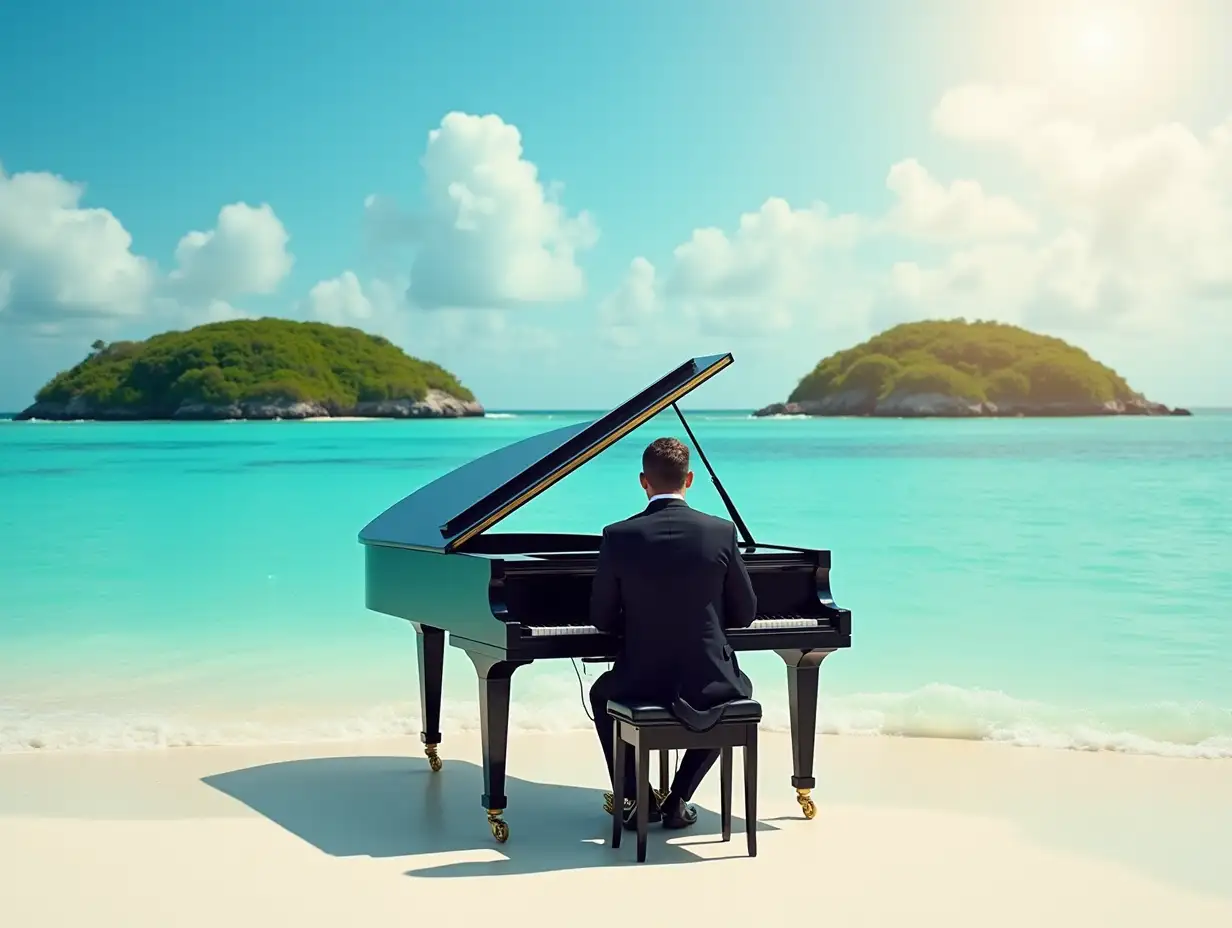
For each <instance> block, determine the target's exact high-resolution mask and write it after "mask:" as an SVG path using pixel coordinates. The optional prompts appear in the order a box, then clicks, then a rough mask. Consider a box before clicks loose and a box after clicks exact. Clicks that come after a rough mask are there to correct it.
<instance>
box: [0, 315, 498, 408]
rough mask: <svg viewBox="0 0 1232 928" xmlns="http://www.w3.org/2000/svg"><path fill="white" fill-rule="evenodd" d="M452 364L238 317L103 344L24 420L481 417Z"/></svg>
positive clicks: (321, 327) (332, 329) (381, 341)
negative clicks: (449, 366) (442, 364)
mask: <svg viewBox="0 0 1232 928" xmlns="http://www.w3.org/2000/svg"><path fill="white" fill-rule="evenodd" d="M483 414H484V410H483V407H482V406H481V405H480V404H479V403H478V402H477V401H476V400H475V397H474V396H473V395H472V394H471V391H470V390H468V389H466V387H464V386H462V384H461V383H459V382H458V379H457V378H456V377H455V376H454V375H453V374H451V373H450V372H449V371H447V370H445V369H444V368H442V367H440V366H438V365H436V364H433V363H432V362H430V361H421V360H419V359H417V358H412V357H410V356H409V355H407V354H406V353H405V352H403V351H402V349H401V348H399V347H398V346H397V345H395V344H393V343H392V342H391V341H389V340H388V339H386V338H382V337H381V336H379V335H369V334H368V333H366V332H362V331H360V330H359V329H354V328H345V327H341V326H333V325H328V324H326V323H323V322H295V321H292V320H290V319H272V318H265V319H237V320H232V321H229V322H214V323H208V324H206V325H199V326H196V327H195V328H192V329H188V330H186V331H175V332H164V333H162V334H160V335H155V336H152V337H151V338H148V339H146V340H145V341H118V342H112V343H111V344H106V343H104V342H102V341H96V342H95V343H94V344H93V345H92V346H91V353H90V354H89V356H88V357H86V358H85V359H84V360H82V361H81V362H80V363H78V364H77V365H76V366H74V367H72V368H71V369H69V370H67V371H62V372H61V373H59V374H57V375H56V376H55V377H53V378H52V379H51V380H50V381H49V382H48V383H47V384H46V385H45V386H44V387H43V388H42V389H41V390H39V391H38V393H37V395H36V396H35V403H34V405H32V406H30V407H29V408H28V409H26V410H25V411H24V412H21V413H20V414H18V416H17V418H18V419H52V420H76V419H107V420H144V419H308V418H320V417H337V416H363V417H372V418H399V419H402V418H454V417H459V416H482V415H483Z"/></svg>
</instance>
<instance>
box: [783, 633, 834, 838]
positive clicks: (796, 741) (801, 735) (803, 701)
mask: <svg viewBox="0 0 1232 928" xmlns="http://www.w3.org/2000/svg"><path fill="white" fill-rule="evenodd" d="M777 653H778V656H779V657H781V658H782V659H783V662H784V663H785V664H787V707H788V711H789V713H790V715H791V766H792V778H791V785H792V786H794V787H795V788H796V802H798V803H799V804H800V809H801V811H803V812H804V817H805V818H808V819H811V818H813V816H815V815H816V814H817V805H816V803H814V802H813V800H812V798H811V797H810V796H809V793H811V792H812V790H813V787H814V786H816V785H817V781H816V780H814V779H813V745H814V743H815V742H816V740H817V684H818V678H819V677H820V672H821V662H822V661H823V660H825V658H826V657H827V656H828V655H830V654H833V653H834V652H833V651H821V650H818V651H797V650H791V649H784V650H781V651H778V652H777Z"/></svg>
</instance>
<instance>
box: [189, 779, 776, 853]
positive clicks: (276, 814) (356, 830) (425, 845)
mask: <svg viewBox="0 0 1232 928" xmlns="http://www.w3.org/2000/svg"><path fill="white" fill-rule="evenodd" d="M202 782H204V783H205V784H207V785H208V786H211V787H213V788H214V789H216V790H218V791H219V792H221V793H223V794H225V795H227V796H230V797H231V798H233V799H236V800H238V801H239V802H241V803H243V804H244V805H246V806H248V807H249V808H250V809H252V810H253V811H255V812H257V813H258V814H260V815H262V816H264V817H265V818H267V819H269V820H270V821H272V822H274V823H275V824H277V825H280V826H281V827H282V828H284V829H286V830H287V831H289V832H290V833H291V834H293V835H295V836H296V837H298V838H300V839H302V840H304V841H306V842H308V843H309V844H311V845H312V846H313V847H315V848H317V849H318V850H320V851H322V852H323V853H325V854H329V855H331V856H334V857H359V856H366V857H412V856H415V855H421V854H449V853H457V854H468V856H469V855H470V854H475V853H482V854H483V855H484V856H485V857H486V858H487V859H484V860H460V861H457V862H445V863H436V862H433V863H431V864H427V865H425V866H423V867H413V868H412V869H410V870H408V871H407V875H408V876H419V877H457V876H484V875H491V876H498V875H509V874H518V873H542V872H548V871H554V870H579V869H585V868H590V867H610V866H623V865H626V864H628V865H636V866H645V865H646V864H635V863H634V859H635V858H634V853H633V846H632V842H631V841H630V842H629V844H628V846H625V845H622V846H621V847H620V848H619V849H617V850H615V851H613V850H612V849H611V847H609V842H610V839H611V818H610V817H608V816H607V815H606V814H604V812H603V791H602V790H598V789H590V788H586V787H578V786H564V785H559V784H554V783H535V782H532V781H529V780H522V779H518V778H516V777H508V778H507V780H506V784H507V786H508V790H509V797H510V799H511V800H513V801H516V803H517V807H518V809H519V810H520V818H521V820H522V821H523V823H524V824H523V827H522V828H520V829H519V830H518V832H517V834H516V835H514V836H513V837H512V838H511V839H510V840H509V842H508V843H506V844H502V845H501V846H500V850H499V851H497V850H495V849H494V848H493V847H492V842H491V838H490V836H489V833H488V828H487V825H486V823H485V822H484V820H483V819H482V818H478V817H477V816H475V814H474V811H473V810H474V801H475V794H476V793H477V792H480V791H482V789H483V771H482V768H480V767H479V766H478V765H476V764H471V763H467V762H465V761H459V760H454V759H450V760H448V762H447V763H446V765H445V769H443V770H442V771H440V772H439V773H433V772H432V771H431V770H430V768H429V765H428V762H427V760H426V759H419V758H409V757H396V756H386V757H320V758H309V759H305V760H294V761H285V762H282V763H274V764H264V765H261V766H258V767H246V768H242V769H239V770H232V771H228V772H227V773H220V774H215V775H212V776H208V777H204V778H203V780H202ZM737 807H738V804H737ZM735 811H736V810H735V809H733V815H732V838H733V840H732V841H730V842H729V843H728V846H729V847H730V849H731V850H730V853H729V854H728V853H720V854H717V855H716V854H714V853H712V851H713V850H714V849H713V848H711V849H708V850H707V851H706V853H705V856H704V857H699V856H698V855H697V854H695V853H693V852H691V851H690V850H689V848H688V846H681V845H676V844H670V843H668V841H669V840H672V839H678V838H681V837H685V836H687V838H686V840H688V842H689V845H698V844H700V845H708V844H718V843H719V842H720V838H719V833H720V830H721V829H720V822H719V816H718V813H717V812H713V811H711V810H709V809H705V808H702V807H700V806H699V807H698V821H697V824H696V825H695V826H694V827H693V828H691V829H689V830H688V831H687V832H665V831H663V830H662V829H658V828H654V827H652V828H651V843H652V847H651V850H650V856H649V859H648V861H647V863H651V864H682V863H700V862H704V861H705V860H707V859H713V858H714V857H716V856H718V857H728V856H733V857H743V856H744V854H745V847H744V841H743V838H742V835H743V831H744V820H743V819H742V818H740V817H739V816H738V815H736V814H735ZM757 827H758V829H759V830H762V831H775V830H777V829H776V828H775V827H774V826H773V825H768V824H765V823H758V826H757ZM495 853H499V854H501V855H502V859H496V860H494V859H491V857H492V855H493V854H495Z"/></svg>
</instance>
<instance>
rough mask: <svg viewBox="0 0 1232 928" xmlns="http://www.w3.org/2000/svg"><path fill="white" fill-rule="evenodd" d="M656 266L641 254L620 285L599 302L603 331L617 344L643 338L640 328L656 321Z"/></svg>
mask: <svg viewBox="0 0 1232 928" xmlns="http://www.w3.org/2000/svg"><path fill="white" fill-rule="evenodd" d="M656 284H657V280H656V275H655V267H654V265H653V264H651V263H650V262H649V261H647V260H646V259H645V258H643V257H641V256H638V257H636V258H634V259H633V261H632V262H631V263H630V265H629V270H628V271H627V272H626V274H625V277H624V279H623V280H622V281H621V284H620V286H619V287H618V288H617V289H616V290H615V291H614V292H612V293H610V294H608V296H606V297H604V298H603V300H602V302H600V304H599V321H600V327H601V331H602V332H603V335H604V336H605V337H606V338H607V340H608V341H609V342H611V343H612V344H613V345H616V346H617V347H628V346H631V345H634V344H636V343H637V342H638V340H639V335H640V331H641V330H642V329H643V328H646V327H648V326H651V325H653V324H654V322H655V320H656V318H657V317H658V313H659V295H658V292H657V289H656Z"/></svg>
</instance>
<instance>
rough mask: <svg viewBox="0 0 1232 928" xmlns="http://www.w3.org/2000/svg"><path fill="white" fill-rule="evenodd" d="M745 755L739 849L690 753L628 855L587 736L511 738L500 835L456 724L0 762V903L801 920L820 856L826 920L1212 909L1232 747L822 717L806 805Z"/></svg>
mask: <svg viewBox="0 0 1232 928" xmlns="http://www.w3.org/2000/svg"><path fill="white" fill-rule="evenodd" d="M760 754H761V762H760V774H759V783H758V786H759V789H758V793H759V809H758V822H759V825H758V856H757V857H756V858H752V859H750V858H749V857H747V856H746V852H745V845H744V830H743V829H744V821H743V817H742V816H743V808H744V805H743V799H742V797H743V792H742V783H743V778H742V773H741V769H742V768H741V763H740V758H739V755H737V757H736V764H735V771H736V772H735V781H734V784H733V785H734V788H735V790H734V792H735V799H734V808H733V813H734V822H733V833H732V841H731V843H723V842H720V841H719V840H718V819H717V810H718V807H719V806H718V776H717V773H714V772H712V774H711V775H710V776H708V777H707V779H706V781H705V782H704V783H703V785H702V788H701V790H700V791H699V793H698V795H697V796H696V797H695V798H694V801H695V803H696V804H697V805H698V807H699V809H700V811H701V815H700V817H699V822H698V825H697V826H696V827H695V828H694V829H691V830H690V831H688V832H684V833H664V832H663V831H662V830H661V829H652V830H651V834H650V843H649V855H648V859H647V862H646V863H645V864H636V863H634V848H633V844H634V841H633V840H632V836H629V837H627V838H626V840H625V841H624V842H623V843H622V846H621V848H620V849H618V850H615V851H614V850H612V849H611V848H610V847H608V846H607V845H608V839H609V835H610V818H608V817H607V816H606V815H604V814H603V812H602V805H601V804H602V798H601V797H602V791H603V790H604V789H605V788H606V787H607V784H606V777H605V774H604V771H603V768H602V755H601V753H600V751H599V748H598V745H597V744H596V743H595V739H594V735H593V733H567V734H523V735H521V736H517V737H511V738H510V742H509V767H508V776H509V780H508V784H507V792H508V795H509V801H508V807H507V809H506V810H505V816H504V817H505V819H506V821H508V823H509V825H510V829H511V836H510V839H509V841H508V843H506V844H497V843H496V842H494V841H493V840H492V838H491V835H490V833H489V830H488V828H487V825H486V819H485V816H484V813H483V809H482V808H481V807H480V801H479V794H480V792H482V789H483V784H482V778H481V776H480V770H479V768H478V766H477V762H478V759H479V739H478V736H477V734H475V733H465V734H461V735H450V736H447V737H446V739H445V740H444V741H443V742H442V744H441V756H442V758H443V760H444V767H443V769H442V770H441V771H440V772H439V773H437V774H433V773H431V772H429V770H428V767H427V763H426V761H425V758H424V755H423V752H422V748H421V746H420V745H419V743H418V739H417V738H414V737H403V738H397V739H381V740H356V741H351V742H344V743H333V744H330V745H291V746H285V745H284V746H278V745H265V746H253V747H226V748H215V747H202V748H195V749H191V750H185V751H178V752H159V753H147V752H128V753H113V754H107V753H103V752H94V753H89V754H85V755H68V754H46V755H7V756H0V863H2V864H3V866H4V867H5V872H6V876H7V877H8V878H9V879H8V881H7V885H9V886H11V888H10V889H6V909H5V911H6V914H7V915H9V917H10V918H12V919H13V920H14V924H21V925H23V926H42V925H48V926H51V925H61V924H73V923H83V924H84V923H88V924H111V923H115V924H123V925H125V926H128V928H136V926H144V925H150V926H156V925H157V926H163V925H167V924H175V925H177V926H180V925H201V926H211V928H216V926H217V925H218V924H220V923H224V922H226V921H238V922H240V923H242V924H248V923H253V922H255V921H257V920H260V921H267V920H273V921H275V923H280V924H286V923H294V924H296V925H298V926H310V925H336V924H339V923H345V924H363V925H386V924H388V925H404V924H405V923H406V917H407V912H408V911H413V912H414V913H415V915H416V916H417V917H420V918H423V917H436V916H438V915H439V916H444V917H452V918H457V917H458V913H459V912H461V911H466V910H467V909H468V907H470V908H473V906H474V905H475V900H476V896H477V894H484V895H485V896H489V897H490V898H492V899H498V900H499V904H500V906H501V909H502V911H505V912H507V913H516V912H519V911H523V910H528V909H530V908H531V907H534V910H535V911H536V912H537V913H538V914H537V916H536V917H537V918H538V919H539V920H540V921H543V922H544V923H546V924H551V925H572V924H576V923H577V921H578V919H579V918H580V917H581V913H583V912H584V913H585V918H586V921H587V923H588V924H590V923H595V924H600V925H607V924H616V923H617V922H621V923H623V922H624V921H626V920H627V918H628V913H627V911H625V910H624V907H622V906H613V905H610V904H608V903H607V902H603V901H601V900H603V899H604V898H610V896H611V893H612V891H613V890H614V889H616V888H617V887H618V886H619V887H620V891H621V892H636V893H639V894H649V895H650V896H652V897H654V898H655V899H656V903H655V906H656V917H657V918H658V919H660V920H669V919H671V920H675V919H677V918H690V919H702V918H704V919H713V920H715V922H716V923H720V924H731V923H734V922H736V921H742V920H744V919H746V918H750V919H753V918H761V919H772V918H775V917H776V916H779V915H781V916H782V917H783V918H787V917H790V916H791V913H792V912H797V913H798V909H799V906H800V901H799V896H800V891H801V887H802V886H807V885H811V884H813V883H815V881H816V880H817V879H818V877H819V875H822V874H824V880H823V885H820V886H819V887H818V888H819V893H818V894H815V895H814V896H813V897H812V899H811V901H808V902H805V905H806V906H807V907H809V909H810V911H812V910H816V911H818V912H822V911H824V912H825V914H826V917H827V918H830V919H833V920H835V922H836V923H838V924H859V925H870V926H873V925H876V926H880V925H895V924H913V923H927V924H931V923H933V922H936V923H939V924H946V925H947V926H950V928H966V926H971V928H976V926H979V928H983V926H985V925H987V924H990V923H992V924H997V925H1007V926H1018V925H1022V926H1028V925H1030V926H1035V925H1038V924H1039V923H1040V921H1042V920H1044V919H1051V920H1054V921H1058V920H1059V921H1060V923H1062V924H1091V925H1108V924H1117V925H1127V926H1137V925H1142V926H1147V925H1152V926H1153V925H1155V924H1158V923H1159V921H1160V920H1162V919H1165V918H1166V919H1170V920H1172V921H1175V922H1178V923H1181V924H1187V925H1194V926H1199V928H1201V926H1208V925H1209V926H1212V928H1214V926H1216V925H1223V924H1228V923H1229V922H1228V919H1229V918H1232V885H1229V884H1228V881H1227V880H1226V877H1225V874H1224V873H1223V866H1222V865H1221V864H1220V863H1219V862H1220V861H1221V860H1222V861H1225V862H1226V860H1227V859H1229V857H1230V856H1232V776H1230V775H1229V773H1232V761H1225V762H1223V763H1222V764H1221V763H1219V762H1215V764H1214V766H1212V765H1211V764H1191V763H1186V762H1184V761H1180V760H1174V759H1170V758H1159V757H1126V756H1117V755H1107V754H1082V753H1076V752H1059V751H1049V750H1046V749H1033V748H1025V749H1014V750H1010V749H1008V747H1007V746H1004V745H994V744H986V743H972V742H968V743H962V742H947V741H942V740H934V739H887V738H871V739H859V738H837V737H833V736H822V737H821V738H820V739H819V740H818V743H817V754H816V767H815V770H816V776H817V788H816V789H815V790H814V791H813V798H814V800H815V801H816V802H817V805H818V809H819V812H818V815H817V817H816V819H814V820H812V821H806V820H804V819H803V817H802V816H801V815H800V813H799V809H798V807H797V805H796V803H795V793H794V790H793V789H791V787H790V773H791V752H790V744H789V741H788V739H787V738H786V737H785V736H782V735H778V734H774V733H767V734H765V735H763V736H762V738H761V751H760ZM612 868H616V869H617V870H618V871H619V873H613V872H612ZM135 875H138V876H135ZM497 878H499V879H497ZM425 880H429V881H431V882H429V883H426V884H425V883H424V881H425ZM614 880H615V881H619V883H616V882H613V881H614ZM733 885H734V886H736V887H737V888H736V890H735V891H731V892H725V891H724V888H725V887H730V886H733ZM754 887H755V889H754ZM545 892H546V893H548V894H550V895H551V897H552V899H553V903H554V904H553V905H552V906H550V907H547V908H546V909H545V908H544V907H543V906H542V904H541V903H542V897H543V894H544V893H545ZM493 894H495V895H493ZM545 915H546V918H544V916H545Z"/></svg>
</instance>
